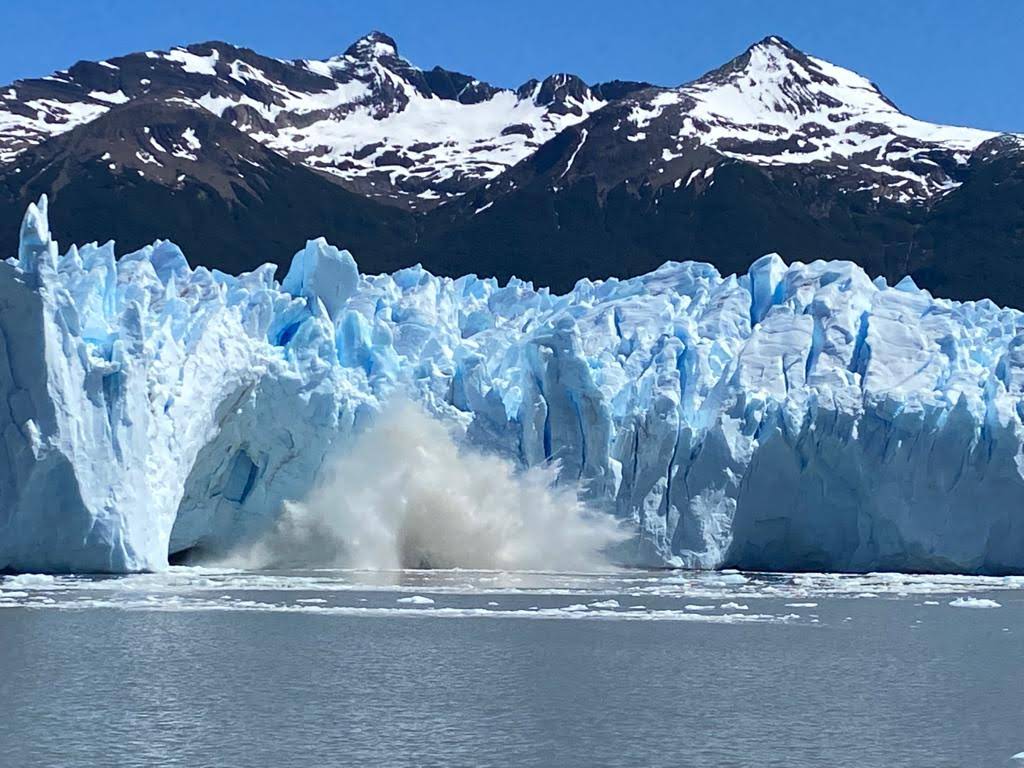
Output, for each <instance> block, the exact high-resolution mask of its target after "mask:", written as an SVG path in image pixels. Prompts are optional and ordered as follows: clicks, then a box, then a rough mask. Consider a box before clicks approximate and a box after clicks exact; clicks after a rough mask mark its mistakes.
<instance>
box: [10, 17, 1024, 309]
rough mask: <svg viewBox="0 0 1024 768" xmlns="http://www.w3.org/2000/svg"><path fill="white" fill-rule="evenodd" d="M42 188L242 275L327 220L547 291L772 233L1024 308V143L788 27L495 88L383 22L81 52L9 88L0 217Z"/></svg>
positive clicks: (336, 229) (772, 240)
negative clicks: (692, 59) (945, 117)
mask: <svg viewBox="0 0 1024 768" xmlns="http://www.w3.org/2000/svg"><path fill="white" fill-rule="evenodd" d="M153 110H156V111H157V112H158V113H159V121H160V126H157V125H155V124H152V125H151V124H150V123H155V121H157V112H153ZM189 129H191V131H192V133H187V131H188V130H189ZM156 130H159V131H162V132H163V133H161V136H162V138H157V144H158V145H159V147H162V148H163V149H164V150H166V151H165V152H161V149H160V148H158V147H157V146H154V145H153V143H152V141H151V140H150V139H151V134H150V133H147V131H150V132H152V131H156ZM200 132H204V135H205V134H209V135H214V134H216V135H218V136H224V137H225V138H224V139H223V141H222V142H221V144H222V147H223V151H220V150H219V149H218V148H217V145H216V142H214V145H213V148H212V149H211V148H210V147H209V146H207V145H206V144H203V145H202V147H201V148H199V150H198V151H195V150H193V149H192V148H190V144H189V140H188V139H187V138H186V136H192V135H195V136H198V135H199V133H200ZM108 134H109V135H113V134H116V135H117V137H116V142H117V143H116V144H115V145H110V146H108V145H107V144H106V143H105V142H107V138H108ZM228 136H230V138H227V137H228ZM107 153H109V154H110V155H111V159H110V160H108V161H104V160H102V159H101V158H103V156H104V154H107ZM192 156H194V157H192ZM249 161H251V162H249ZM140 190H142V191H141V192H140ZM41 192H50V193H51V196H52V197H53V199H54V202H55V203H59V205H56V206H55V211H58V212H60V213H59V214H58V215H60V216H62V217H65V219H64V220H61V221H59V222H57V225H58V226H59V228H60V231H62V232H65V233H66V235H65V236H67V237H70V238H72V239H74V240H76V241H81V240H87V239H92V238H95V237H98V236H100V235H101V234H102V235H113V236H115V237H117V238H118V239H120V240H124V242H123V243H122V245H124V246H127V247H136V246H137V245H140V244H141V243H142V242H145V241H149V240H152V239H153V238H154V237H158V236H160V237H170V238H171V239H173V240H175V241H177V242H180V243H181V244H182V245H184V246H186V250H188V251H189V252H190V253H191V254H192V255H193V258H198V259H199V260H201V261H202V263H205V264H207V265H209V266H215V267H219V268H222V269H226V270H228V271H234V270H237V269H240V268H246V267H249V266H252V265H254V264H257V263H259V262H263V261H275V262H277V263H280V262H281V261H282V260H283V259H286V258H287V257H288V256H289V255H290V254H291V253H293V252H294V250H295V249H296V248H297V247H299V246H300V245H301V244H302V242H303V241H304V240H305V238H307V237H310V236H313V235H320V234H323V235H326V236H328V237H329V238H330V239H331V240H332V241H334V242H338V243H339V244H342V245H345V246H346V247H348V248H350V249H351V250H353V252H354V253H356V255H357V257H358V258H359V260H360V263H361V264H362V265H363V267H364V268H365V269H367V270H370V271H387V270H391V269H393V268H395V267H396V266H400V265H408V264H413V263H416V262H421V263H423V264H424V265H425V266H427V267H428V268H430V269H431V270H433V271H435V272H439V273H443V274H452V275H456V274H463V273H466V272H475V273H478V274H486V275H495V276H498V277H500V278H502V279H507V278H508V277H509V276H511V275H513V274H514V275H518V276H520V277H523V278H527V279H530V280H533V281H535V282H538V283H542V284H546V285H551V286H552V287H553V288H554V289H556V290H559V291H565V290H568V289H569V288H571V287H572V285H573V284H574V283H575V281H576V280H577V279H579V278H580V277H584V276H586V277H592V278H603V277H607V276H610V275H617V276H620V277H629V276H633V275H638V274H641V273H644V272H646V271H649V270H650V269H653V268H655V267H657V266H658V265H660V264H662V263H663V262H665V261H668V260H687V259H692V260H702V261H710V262H712V263H714V264H715V265H716V266H718V267H719V268H720V269H722V270H724V271H726V272H734V271H735V272H741V271H743V270H745V269H746V268H747V267H748V266H749V265H750V264H751V263H752V262H753V261H754V260H755V259H756V258H758V257H760V256H761V255H763V254H764V253H767V252H772V251H775V252H778V253H780V254H782V256H783V257H784V258H785V259H786V260H788V261H795V260H801V261H811V260H814V259H817V258H834V259H835V258H841V259H848V260H851V261H854V262H856V263H858V264H859V265H861V266H862V267H864V268H865V269H866V270H867V271H868V273H869V274H871V275H872V276H881V277H884V278H886V279H887V280H889V281H890V282H894V281H896V280H898V279H900V278H901V277H902V276H903V275H905V274H910V275H911V276H912V277H913V278H914V279H915V280H916V281H917V282H918V284H919V285H921V286H923V287H926V288H928V289H930V290H932V291H935V292H937V293H938V294H941V295H946V296H950V297H953V298H960V299H978V298H982V297H990V298H992V299H993V300H995V301H996V302H998V303H1000V304H1010V305H1016V306H1024V270H1021V269H1020V266H1021V264H1022V260H1024V140H1022V138H1021V137H1020V136H1017V135H1011V134H1002V135H1001V134H998V133H994V132H989V131H981V130H975V129H970V128H957V127H951V126H943V125H936V124H932V123H927V122H924V121H921V120H917V119H914V118H912V117H910V116H908V115H906V114H904V113H902V112H901V111H900V110H899V109H898V108H897V107H896V106H895V105H894V104H893V102H892V101H891V100H890V99H888V98H887V97H886V96H885V95H884V94H883V93H882V91H881V90H880V89H879V88H878V87H877V86H875V85H874V84H873V83H872V82H870V81H869V80H867V79H865V78H864V77H862V76H860V75H858V74H856V73H854V72H851V71H849V70H846V69H842V68H840V67H837V66H835V65H833V64H830V63H828V62H826V61H823V60H821V59H818V58H815V57H813V56H809V55H807V54H805V53H803V52H801V51H800V50H798V49H797V48H795V47H794V46H792V45H791V44H789V43H788V42H786V41H785V40H782V39H781V38H779V37H775V36H772V37H767V38H765V39H764V40H762V41H760V42H758V43H756V44H754V45H752V46H751V47H750V48H749V49H748V50H747V51H745V52H744V53H743V54H741V55H740V56H738V57H736V58H735V59H733V60H732V61H730V62H728V63H727V64H725V65H724V66H722V67H720V68H718V69H716V70H714V71H712V72H709V73H708V74H706V75H704V76H703V77H701V78H698V79H697V80H695V81H692V82H689V83H685V84H683V85H681V86H678V87H672V88H668V87H658V86H653V85H650V84H648V83H635V82H622V81H613V82H610V83H600V84H592V85H587V84H586V83H585V82H584V81H582V80H581V79H580V78H578V77H576V76H573V75H569V74H557V75H550V76H548V77H545V78H544V79H541V80H531V81H528V82H527V83H524V84H523V85H521V86H520V87H518V88H516V89H506V88H499V87H496V86H493V85H490V84H488V83H486V82H483V81H481V80H479V79H477V78H474V77H472V76H470V75H466V74H462V73H458V72H453V71H449V70H445V69H442V68H440V67H434V68H433V69H430V70H423V69H419V68H417V67H415V66H414V65H412V64H411V63H410V62H408V61H407V60H405V59H404V58H402V57H401V56H400V55H399V53H398V46H397V44H396V43H395V41H394V40H393V39H391V38H390V37H388V36H387V35H385V34H383V33H380V32H374V33H371V34H369V35H367V36H365V37H363V38H361V39H360V40H358V41H356V42H355V43H354V44H353V45H351V46H350V47H349V48H348V49H347V50H346V51H345V52H344V53H342V54H340V55H338V56H334V57H331V58H329V59H326V60H323V61H314V60H296V61H280V60H277V59H272V58H268V57H265V56H261V55H260V54H258V53H255V52H253V51H250V50H247V49H244V48H237V47H234V46H231V45H227V44H225V43H219V42H210V43H201V44H197V45H191V46H188V47H186V48H175V49H172V50H171V51H167V52H161V51H147V52H143V53H136V54H130V55H128V56H123V57H118V58H112V59H110V60H108V61H101V62H79V63H78V64H76V65H74V66H73V67H71V68H70V69H68V70H66V71H61V72H58V73H55V74H54V75H51V76H50V77H46V78H42V79H37V80H25V81H19V82H16V83H14V84H12V85H11V86H8V87H5V88H0V236H3V233H4V232H7V233H11V232H13V231H14V230H15V229H16V227H17V226H18V221H19V218H20V212H21V211H22V210H23V209H24V207H25V205H26V204H27V203H28V202H30V201H31V200H32V199H34V198H35V197H36V196H38V194H39V193H41ZM139 194H141V195H143V199H142V201H141V202H139V203H134V202H132V200H131V198H132V197H133V196H137V195H139ZM143 212H146V213H145V215H143ZM129 219H134V220H129ZM240 244H241V246H242V247H241V248H240V247H239V245H240Z"/></svg>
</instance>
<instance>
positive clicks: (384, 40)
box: [344, 30, 398, 59]
mask: <svg viewBox="0 0 1024 768" xmlns="http://www.w3.org/2000/svg"><path fill="white" fill-rule="evenodd" d="M344 55H345V56H351V57H352V58H355V59H371V58H373V59H379V58H395V57H397V56H398V43H396V42H395V40H394V38H393V37H391V36H390V35H386V34H384V33H383V32H379V31H377V30H374V31H373V32H370V33H369V34H367V35H363V36H362V37H361V38H359V39H358V40H356V41H355V42H354V43H352V45H350V46H349V47H348V48H347V49H346V50H345V54H344Z"/></svg>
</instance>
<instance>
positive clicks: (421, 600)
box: [395, 595, 434, 605]
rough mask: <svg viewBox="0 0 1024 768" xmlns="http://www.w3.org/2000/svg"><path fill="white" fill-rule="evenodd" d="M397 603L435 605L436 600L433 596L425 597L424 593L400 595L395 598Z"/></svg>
mask: <svg viewBox="0 0 1024 768" xmlns="http://www.w3.org/2000/svg"><path fill="white" fill-rule="evenodd" d="M395 602H396V603H406V604H409V605H433V604H434V601H433V599H432V598H429V597H424V596H423V595H412V596H411V597H400V598H398V599H397V600H395Z"/></svg>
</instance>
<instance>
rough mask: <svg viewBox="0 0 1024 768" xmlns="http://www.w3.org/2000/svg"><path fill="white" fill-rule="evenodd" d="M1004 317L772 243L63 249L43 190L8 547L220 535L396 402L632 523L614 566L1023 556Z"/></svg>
mask: <svg viewBox="0 0 1024 768" xmlns="http://www.w3.org/2000/svg"><path fill="white" fill-rule="evenodd" d="M1022 330H1024V315H1022V314H1021V313H1020V312H1018V311H1016V310H1009V309H1000V308H999V307H997V306H995V305H994V304H992V303H991V302H988V301H981V302H976V303H957V302H951V301H946V300H942V299H935V298H932V297H931V296H930V295H929V294H928V293H927V292H925V291H921V290H919V289H917V287H916V286H914V285H913V283H912V281H910V280H909V279H905V280H904V281H902V282H901V283H900V284H899V285H896V286H886V285H885V284H884V283H883V282H881V281H872V280H871V279H869V278H868V276H866V275H865V274H864V272H863V271H861V270H860V269H859V268H858V267H857V266H855V265H853V264H851V263H847V262H825V261H818V262H814V263H812V264H792V265H790V266H786V265H785V264H784V262H783V261H782V259H780V258H779V257H778V256H776V255H769V256H765V257H763V258H762V259H760V260H759V261H757V262H756V263H755V264H754V265H753V266H752V267H751V269H750V271H749V273H748V274H746V275H742V276H734V275H730V276H727V277H723V276H721V275H720V274H718V272H717V271H716V270H715V269H714V268H713V267H712V266H710V265H707V264H700V263H694V262H687V263H668V264H666V265H664V266H663V267H661V268H660V269H658V270H656V271H654V272H652V273H650V274H648V275H644V276H642V277H638V278H634V279H630V280H621V281H620V280H615V279H610V280H607V281H601V282H592V281H589V280H583V281H580V283H579V284H577V286H576V287H575V289H574V290H573V291H572V292H571V293H569V294H567V295H564V296H555V295H552V294H551V293H549V292H548V291H547V290H546V289H536V288H534V287H533V286H532V285H530V284H528V283H523V282H520V281H517V280H513V281H511V282H510V283H509V284H508V285H505V286H501V285H498V284H497V282H496V281H494V280H489V279H478V278H477V277H475V276H466V277H461V278H459V279H456V280H452V279H448V278H439V277H435V276H433V275H431V274H429V273H427V272H425V271H424V270H422V269H420V268H418V267H413V268H410V269H405V270H402V271H399V272H396V273H395V274H393V275H378V276H371V275H360V274H359V272H358V269H357V267H356V263H355V261H354V260H353V258H352V256H351V255H350V254H349V253H348V252H346V251H339V250H337V249H336V248H334V247H332V246H330V245H328V244H327V243H326V242H325V241H323V240H322V239H321V240H312V241H309V242H308V243H307V244H306V247H305V248H304V249H303V250H302V251H300V252H299V253H298V254H296V256H295V259H294V260H293V262H292V265H291V268H290V270H289V271H288V273H287V276H286V277H285V279H284V281H283V282H282V283H278V282H277V281H276V280H275V278H274V267H273V266H272V265H265V266H264V267H261V268H260V269H258V270H256V271H254V272H252V273H248V274H243V275H239V276H237V277H235V276H231V275H226V274H222V273H219V272H216V271H214V272H211V271H209V270H207V269H205V268H203V267H197V268H195V269H192V268H190V267H189V265H188V263H187V262H186V260H185V258H184V256H183V255H182V253H181V251H180V250H179V249H178V248H177V247H176V246H174V245H173V244H171V243H169V242H161V241H158V242H157V243H155V244H154V245H153V246H148V247H146V248H144V249H142V250H140V251H137V252H135V253H131V254H128V255H126V256H123V257H122V258H120V259H119V260H118V259H116V258H115V254H114V250H113V244H112V243H108V244H106V245H103V246H97V245H95V244H90V245H86V246H83V247H81V248H75V247H73V246H72V247H71V248H70V249H68V250H67V252H66V253H64V254H63V255H60V254H59V252H58V247H57V244H56V242H55V241H54V240H53V239H52V237H51V235H50V232H49V227H48V223H47V206H46V200H45V198H44V199H42V200H41V201H40V203H39V205H38V206H32V207H30V208H29V211H28V213H27V214H26V217H25V222H24V225H23V227H22V235H21V244H20V249H19V253H18V256H17V258H12V259H9V260H8V261H7V262H2V263H0V401H2V402H3V403H4V405H5V407H2V408H0V433H2V439H0V446H2V449H0V450H2V451H3V455H2V456H0V568H7V569H13V570H20V571H30V570H31V571H50V572H60V571H110V572H126V571H143V570H161V569H164V568H166V566H167V564H168V555H169V553H175V552H180V551H183V550H187V549H190V548H198V549H201V550H204V551H211V552H216V551H227V550H229V549H230V548H231V547H233V546H236V545H238V544H239V543H240V542H243V541H245V540H247V539H251V538H252V537H254V536H256V535H258V534H259V533H260V532H261V531H263V530H266V528H267V527H268V526H269V525H272V524H273V522H274V521H275V519H276V518H277V515H278V514H279V512H280V510H281V508H282V505H283V503H284V502H285V501H286V500H295V499H303V498H305V497H306V496H307V495H308V494H309V493H310V491H311V490H312V489H313V488H314V487H315V486H316V485H317V483H318V481H319V479H320V478H319V474H320V473H321V470H322V467H323V466H324V463H325V459H326V458H327V457H328V456H329V455H330V454H331V453H332V452H334V451H343V450H344V448H345V446H346V445H348V444H350V443H351V442H352V440H353V438H354V436H356V435H357V434H359V433H361V432H362V431H363V430H364V429H365V428H366V427H367V426H369V425H371V424H372V423H373V422H374V419H375V416H376V415H377V414H379V413H380V412H381V411H382V409H385V408H387V407H388V405H387V404H388V402H389V398H391V397H393V396H394V395H396V394H399V393H400V394H403V395H405V396H408V397H411V398H412V399H414V400H415V401H417V402H419V403H420V404H422V406H423V407H424V408H425V410H426V411H427V412H428V413H430V414H432V415H434V416H436V417H438V418H440V419H442V420H444V421H445V422H446V423H448V424H450V425H451V427H452V428H453V429H454V430H455V432H456V433H457V435H458V437H459V439H460V440H463V441H465V442H467V443H469V444H472V445H474V446H475V447H477V448H479V449H483V450H486V451H488V452H492V453H496V454H498V455H501V456H504V457H506V458H507V459H508V460H510V461H512V462H514V463H515V464H516V465H517V466H520V467H530V466H537V465H544V464H548V463H551V462H557V465H558V472H559V480H560V482H561V483H565V484H570V485H574V486H576V487H578V488H579V489H580V494H581V496H582V498H583V499H584V500H585V502H586V503H587V504H588V505H590V507H591V508H592V509H594V510H598V511H603V512H609V513H612V514H614V515H615V516H617V517H618V518H620V519H622V520H624V521H626V523H627V525H628V527H629V529H630V530H631V531H632V532H633V533H634V535H633V536H632V537H631V538H630V539H629V541H627V542H625V543H624V544H620V545H619V546H618V549H617V551H616V553H615V557H616V559H618V560H620V561H624V562H629V563H634V564H656V565H674V566H685V567H696V568H719V567H738V568H749V569H772V570H843V571H877V570H903V571H940V572H964V573H1006V572H1017V573H1021V572H1024V518H1022V515H1021V511H1020V504H1021V501H1022V500H1024V454H1022V446H1024V424H1022V414H1024V397H1022V392H1024V334H1022ZM396 492H400V489H396Z"/></svg>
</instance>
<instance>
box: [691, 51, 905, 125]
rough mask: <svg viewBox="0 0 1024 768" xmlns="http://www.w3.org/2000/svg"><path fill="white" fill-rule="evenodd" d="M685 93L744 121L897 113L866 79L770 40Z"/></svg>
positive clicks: (726, 114) (720, 111)
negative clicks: (695, 96) (703, 99)
mask: <svg viewBox="0 0 1024 768" xmlns="http://www.w3.org/2000/svg"><path fill="white" fill-rule="evenodd" d="M687 90H688V91H690V92H691V93H701V94H706V99H705V100H706V101H707V103H708V104H709V107H710V108H712V109H715V110H717V111H718V112H719V113H721V114H723V115H724V116H728V117H730V118H733V119H740V120H745V121H746V122H761V121H763V122H779V121H780V120H784V119H785V118H787V117H788V118H789V119H791V120H793V121H799V120H801V119H802V118H804V117H806V116H813V117H819V116H821V114H822V113H824V114H826V115H835V114H865V113H873V112H882V113H885V112H898V111H899V110H897V109H896V107H895V105H893V103H892V102H891V101H889V99H887V98H886V97H885V96H884V95H883V94H882V92H881V91H880V90H879V89H878V87H877V86H876V85H875V84H874V83H872V82H871V81H870V80H868V79H867V78H865V77H862V76H861V75H858V74H857V73H855V72H852V71H850V70H848V69H843V68H842V67H837V66H835V65H833V64H830V63H828V62H827V61H823V60H821V59H816V58H814V57H812V56H808V55H807V54H805V53H803V52H802V51H800V50H798V49H797V48H795V47H794V46H792V45H791V44H790V43H788V42H786V41H785V40H783V39H782V38H781V37H777V36H774V35H773V36H770V37H766V38H764V39H763V40H761V41H759V42H757V43H755V44H754V45H752V46H750V48H748V49H747V50H746V51H745V52H744V53H743V54H742V55H740V56H738V57H737V58H735V59H733V60H732V61H730V62H729V63H728V64H726V65H725V66H723V67H721V68H719V69H716V70H714V71H713V72H710V73H708V74H707V75H704V76H703V77H702V78H700V79H699V80H697V81H695V82H694V83H692V84H691V85H690V86H689V87H688V89H687Z"/></svg>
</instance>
